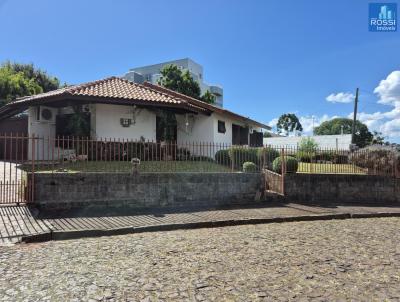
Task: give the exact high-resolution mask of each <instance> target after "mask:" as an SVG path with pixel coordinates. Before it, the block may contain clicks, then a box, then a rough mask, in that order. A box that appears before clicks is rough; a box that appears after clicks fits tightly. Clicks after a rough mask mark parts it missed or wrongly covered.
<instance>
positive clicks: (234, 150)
mask: <svg viewBox="0 0 400 302" xmlns="http://www.w3.org/2000/svg"><path fill="white" fill-rule="evenodd" d="M229 157H230V158H231V161H232V162H233V166H234V168H235V169H237V170H241V169H242V167H243V164H244V163H245V162H246V161H250V162H253V163H255V164H256V165H258V162H259V160H258V156H257V148H246V147H231V148H230V149H229Z"/></svg>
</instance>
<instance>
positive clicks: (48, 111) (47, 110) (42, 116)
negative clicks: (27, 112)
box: [36, 106, 57, 124]
mask: <svg viewBox="0 0 400 302" xmlns="http://www.w3.org/2000/svg"><path fill="white" fill-rule="evenodd" d="M56 115H57V109H56V108H52V107H47V106H38V107H36V120H37V121H38V122H41V123H49V124H54V123H55V122H56Z"/></svg>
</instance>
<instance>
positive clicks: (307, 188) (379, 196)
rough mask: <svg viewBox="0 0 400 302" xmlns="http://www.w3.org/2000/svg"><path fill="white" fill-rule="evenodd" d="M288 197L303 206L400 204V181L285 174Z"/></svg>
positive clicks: (362, 177)
mask: <svg viewBox="0 0 400 302" xmlns="http://www.w3.org/2000/svg"><path fill="white" fill-rule="evenodd" d="M285 197H286V199H287V200H290V201H293V200H295V201H302V202H321V201H329V202H348V203H350V202H373V203H376V202H379V203H393V202H400V179H395V178H393V177H383V176H372V175H342V174H340V175H337V174H335V175H333V174H286V175H285Z"/></svg>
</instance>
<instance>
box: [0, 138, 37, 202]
mask: <svg viewBox="0 0 400 302" xmlns="http://www.w3.org/2000/svg"><path fill="white" fill-rule="evenodd" d="M32 142H33V138H32V137H28V136H26V135H23V134H19V133H14V134H8V135H6V134H4V135H0V204H6V203H13V204H19V203H25V202H29V201H32V200H33V190H32V188H33V185H32V184H33V183H32V181H31V179H32V178H29V177H28V174H29V173H31V172H32V171H33V165H32V162H31V161H29V160H28V146H29V144H30V143H32ZM21 167H24V169H22V168H21Z"/></svg>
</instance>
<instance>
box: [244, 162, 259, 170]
mask: <svg viewBox="0 0 400 302" xmlns="http://www.w3.org/2000/svg"><path fill="white" fill-rule="evenodd" d="M243 172H247V173H252V172H257V166H256V164H255V163H252V162H250V161H246V162H245V163H244V164H243Z"/></svg>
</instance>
